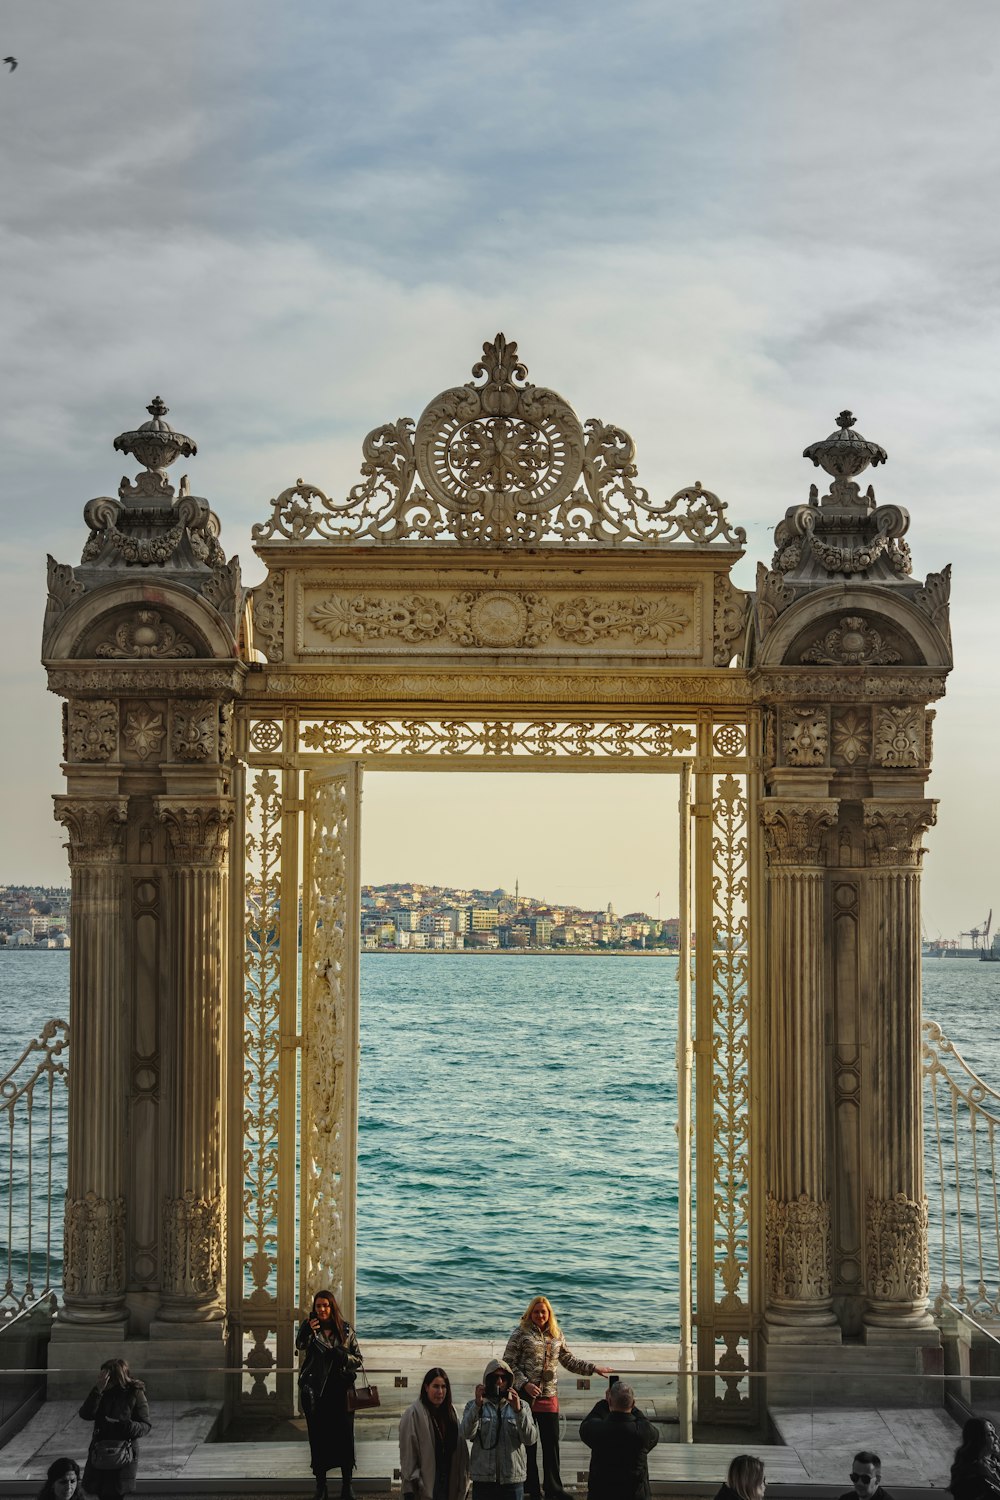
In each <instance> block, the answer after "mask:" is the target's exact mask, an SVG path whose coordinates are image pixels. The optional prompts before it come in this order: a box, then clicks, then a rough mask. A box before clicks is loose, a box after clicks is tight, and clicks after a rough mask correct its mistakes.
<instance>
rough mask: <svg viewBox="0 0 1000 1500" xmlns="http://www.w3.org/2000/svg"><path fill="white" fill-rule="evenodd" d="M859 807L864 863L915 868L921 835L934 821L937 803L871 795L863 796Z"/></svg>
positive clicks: (919, 860)
mask: <svg viewBox="0 0 1000 1500" xmlns="http://www.w3.org/2000/svg"><path fill="white" fill-rule="evenodd" d="M863 808H864V813H863V817H862V827H863V829H864V836H865V853H866V858H867V861H868V863H869V864H870V865H889V866H892V865H895V866H898V867H900V868H903V869H914V868H917V867H918V866H919V864H920V862H921V860H922V859H923V854H924V850H923V847H922V845H921V839H922V838H923V836H924V834H925V833H926V832H927V830H928V828H932V827H933V826H934V824H935V822H936V821H937V803H936V802H932V801H929V800H928V801H925V800H914V801H912V802H911V801H909V800H907V799H905V798H900V799H899V800H892V799H889V798H884V799H878V800H876V799H873V798H872V799H866V800H865V802H864V803H863Z"/></svg>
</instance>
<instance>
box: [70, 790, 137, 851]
mask: <svg viewBox="0 0 1000 1500" xmlns="http://www.w3.org/2000/svg"><path fill="white" fill-rule="evenodd" d="M52 800H53V802H54V803H55V817H56V821H57V822H59V823H62V825H63V827H64V828H65V829H66V832H67V833H68V834H69V844H68V846H67V847H68V849H69V859H70V864H71V865H97V864H112V863H114V862H116V861H117V860H119V859H120V858H121V854H122V834H123V832H124V827H123V825H124V823H125V819H126V818H127V816H128V798H127V797H53V799H52Z"/></svg>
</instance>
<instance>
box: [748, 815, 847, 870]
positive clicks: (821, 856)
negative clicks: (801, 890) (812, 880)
mask: <svg viewBox="0 0 1000 1500" xmlns="http://www.w3.org/2000/svg"><path fill="white" fill-rule="evenodd" d="M837 806H838V804H837V803H836V802H835V801H834V800H832V799H831V800H829V801H809V802H807V801H802V802H789V801H786V800H784V799H782V800H781V801H778V800H776V799H775V800H772V799H770V798H765V800H764V801H763V802H762V803H761V805H760V822H761V828H762V830H763V834H764V848H765V850H766V852H767V860H768V864H770V865H811V866H819V865H825V864H826V857H827V850H826V838H825V835H826V831H827V829H828V828H831V827H832V826H833V824H834V823H835V822H836V821H837Z"/></svg>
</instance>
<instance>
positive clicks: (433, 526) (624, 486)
mask: <svg viewBox="0 0 1000 1500" xmlns="http://www.w3.org/2000/svg"><path fill="white" fill-rule="evenodd" d="M363 453H364V462H363V464H362V467H361V475H362V478H361V482H360V483H359V484H356V485H355V486H354V487H353V489H352V490H351V491H350V493H349V495H348V497H347V499H346V500H344V501H336V500H331V499H330V498H329V497H328V496H327V495H325V494H324V493H323V491H322V490H320V489H317V488H316V486H315V485H311V484H307V483H305V481H304V480H301V479H300V480H297V481H296V483H295V484H294V485H293V486H292V487H291V488H290V489H287V490H283V491H282V493H281V494H280V495H279V496H278V497H277V499H276V500H274V501H272V515H271V517H270V519H269V520H268V521H266V522H264V523H262V524H260V525H257V526H255V527H254V528H253V537H254V541H255V542H269V541H275V540H278V539H281V538H284V539H286V540H288V541H291V542H299V541H306V540H308V539H309V538H311V537H315V538H317V539H324V540H329V541H341V542H383V543H393V542H400V541H407V542H410V541H413V542H419V541H438V540H440V541H445V542H455V543H461V544H465V545H474V546H484V547H516V546H538V545H557V546H560V545H561V546H589V547H595V546H596V547H619V546H627V545H629V544H631V545H641V546H656V545H660V544H663V543H678V542H679V543H689V544H695V545H704V544H706V543H709V542H720V543H722V544H724V545H728V546H737V547H738V546H742V544H743V543H744V542H745V540H746V534H745V532H744V531H743V529H742V528H741V527H731V526H730V525H729V523H728V521H727V520H726V516H725V511H726V506H725V504H724V502H723V501H721V500H720V499H719V498H718V497H717V496H716V495H713V494H712V493H711V491H709V490H704V489H702V487H701V485H700V484H699V483H695V484H694V485H692V486H690V487H689V488H687V489H682V490H678V491H677V493H676V494H675V495H672V496H671V497H670V499H669V500H666V501H662V502H658V501H655V500H650V498H649V495H648V494H647V492H646V491H645V490H644V489H642V488H641V487H640V486H639V485H638V484H637V483H636V476H637V469H636V465H635V444H634V443H633V441H632V439H631V438H630V437H629V435H628V433H627V432H624V431H623V430H622V429H621V428H620V427H613V426H609V425H608V424H607V423H604V422H601V421H599V420H598V419H597V418H595V417H592V418H590V419H589V420H588V421H587V422H586V423H581V422H580V419H579V417H578V416H577V414H576V412H575V411H574V410H573V408H572V407H571V406H570V405H569V403H568V402H566V401H564V400H563V398H562V396H560V395H557V393H556V392H555V391H551V390H547V389H545V388H544V387H542V386H535V385H532V384H531V383H530V382H529V380H528V371H527V368H526V366H525V365H524V364H523V363H522V362H521V360H520V359H519V357H518V353H517V345H516V344H515V343H508V341H507V340H506V339H505V338H504V336H503V334H502V333H498V334H497V336H496V338H495V339H494V340H493V342H492V343H488V344H484V345H483V356H482V359H481V360H479V361H478V362H477V363H476V364H475V365H474V366H473V368H472V380H470V381H469V382H468V383H467V384H465V385H461V386H453V387H451V388H450V389H449V390H446V391H442V392H441V394H440V395H439V396H435V398H434V399H433V401H431V402H430V403H429V404H428V405H427V407H426V408H425V409H424V412H423V415H422V416H421V417H420V420H419V421H418V422H417V424H416V426H415V427H414V424H413V422H412V421H411V420H410V419H409V418H401V419H400V420H399V421H397V422H391V423H386V424H384V425H383V426H381V427H376V428H375V429H374V430H373V431H372V432H370V433H369V434H368V436H367V437H366V438H365V441H364V445H363Z"/></svg>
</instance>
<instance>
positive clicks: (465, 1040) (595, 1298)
mask: <svg viewBox="0 0 1000 1500" xmlns="http://www.w3.org/2000/svg"><path fill="white" fill-rule="evenodd" d="M676 971H677V966H676V960H673V959H669V958H639V957H635V958H631V957H621V958H619V957H614V958H598V957H593V958H591V957H572V958H547V957H516V956H499V957H496V956H491V955H487V954H482V955H463V956H458V957H453V956H449V955H446V954H441V955H435V954H401V955H391V954H366V955H364V957H363V960H362V966H361V977H362V1067H361V1088H360V1128H359V1188H358V1267H359V1271H358V1317H359V1321H360V1322H361V1323H362V1325H363V1326H364V1328H365V1329H366V1330H368V1332H369V1337H371V1336H374V1335H382V1336H386V1337H390V1336H391V1337H396V1338H405V1337H412V1336H416V1335H418V1334H421V1335H424V1336H427V1335H431V1336H434V1335H437V1336H450V1337H455V1338H458V1337H473V1336H477V1335H494V1336H495V1335H496V1334H497V1333H501V1334H502V1333H503V1332H505V1331H506V1330H507V1329H508V1327H509V1326H511V1325H512V1323H513V1321H514V1317H515V1315H516V1313H517V1312H518V1311H519V1310H520V1309H521V1308H522V1305H524V1304H526V1303H527V1301H528V1299H529V1298H530V1297H531V1296H532V1295H534V1294H535V1293H536V1292H538V1291H542V1292H544V1293H545V1294H546V1295H548V1296H549V1297H550V1298H551V1299H552V1301H553V1303H554V1304H555V1306H556V1308H557V1311H559V1312H560V1314H561V1315H562V1316H563V1317H564V1319H565V1321H566V1323H567V1325H568V1327H569V1329H570V1331H571V1333H572V1334H574V1335H575V1336H576V1337H577V1338H581V1339H582V1338H597V1337H601V1338H614V1339H618V1338H621V1339H642V1338H651V1337H653V1336H655V1335H658V1334H659V1335H662V1334H663V1333H664V1332H667V1331H669V1330H670V1329H671V1328H674V1327H675V1326H676V1321H677V1305H676V1295H675V1289H676V1280H677V1245H676V1225H677V1191H676V1133H675V1124H676V1093H675V1078H674V1047H675V1038H676V997H677V986H676ZM68 986H69V955H68V954H65V953H58V952H43V953H0V1074H2V1073H4V1072H6V1070H7V1068H8V1067H9V1066H10V1065H11V1063H12V1062H13V1061H14V1060H15V1058H16V1056H17V1055H18V1053H19V1052H20V1050H21V1048H22V1047H23V1045H24V1043H25V1042H26V1041H27V1040H28V1039H29V1038H30V1037H32V1036H34V1035H37V1032H38V1030H39V1029H40V1028H41V1025H42V1024H43V1023H44V1022H45V1021H46V1020H47V1019H48V1018H49V1017H50V1016H53V1015H63V1016H65V1015H66V1014H67V997H68ZM924 1012H925V1015H927V1016H928V1017H931V1018H933V1019H934V1020H937V1021H938V1022H939V1023H940V1024H941V1026H942V1027H943V1028H944V1030H945V1031H946V1032H947V1033H948V1035H949V1036H950V1037H951V1038H952V1039H953V1041H954V1042H955V1044H956V1045H957V1046H958V1048H959V1049H960V1051H961V1052H962V1053H963V1055H964V1056H965V1057H966V1059H967V1060H968V1061H969V1063H970V1064H971V1065H972V1066H973V1067H975V1068H976V1069H977V1071H979V1072H980V1074H981V1075H982V1076H983V1077H984V1078H985V1079H986V1080H987V1081H988V1082H990V1083H992V1084H994V1085H1000V1049H998V1045H997V1024H996V1018H997V1015H998V1014H1000V965H988V964H979V963H977V962H975V961H973V960H962V959H929V960H927V961H925V963H924ZM2 1144H3V1145H4V1148H6V1131H5V1130H4V1137H3V1142H2ZM36 1159H37V1153H36ZM22 1166H23V1162H22ZM56 1170H57V1180H56V1188H57V1191H58V1190H60V1189H61V1187H62V1182H63V1174H64V1172H65V1123H64V1116H63V1117H61V1118H60V1120H59V1121H58V1122H57V1133H56ZM21 1181H22V1183H23V1172H22V1173H21ZM39 1193H40V1189H39V1188H38V1187H37V1185H36V1195H35V1196H36V1202H37V1201H38V1200H39ZM18 1206H19V1205H18V1203H17V1202H15V1213H16V1210H17V1208H18ZM20 1206H21V1208H22V1212H23V1198H22V1200H21V1204H20ZM931 1211H932V1216H933V1214H934V1203H933V1201H932V1204H931ZM60 1217H61V1215H59V1214H57V1215H56V1218H57V1220H58V1218H60ZM0 1239H2V1240H4V1241H5V1240H6V1215H4V1220H3V1221H2V1222H0ZM13 1239H14V1243H15V1244H19V1237H18V1234H17V1233H16V1231H15V1234H14V1236H13ZM2 1260H3V1269H4V1274H5V1268H6V1251H5V1248H4V1251H3V1257H2ZM17 1267H18V1261H17V1260H15V1270H16V1269H17Z"/></svg>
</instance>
